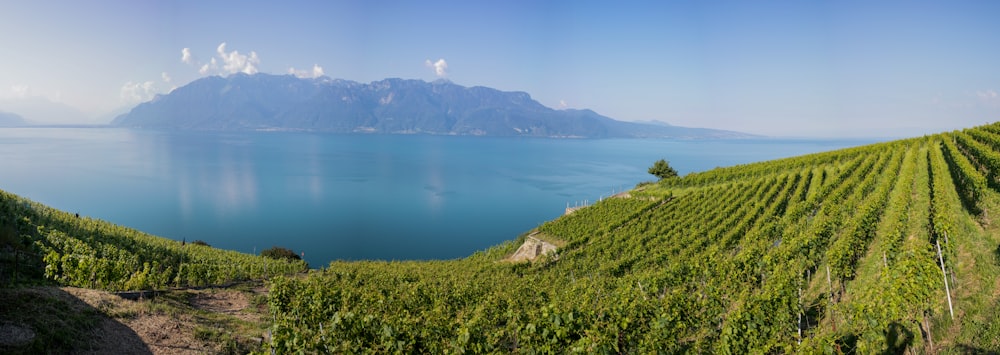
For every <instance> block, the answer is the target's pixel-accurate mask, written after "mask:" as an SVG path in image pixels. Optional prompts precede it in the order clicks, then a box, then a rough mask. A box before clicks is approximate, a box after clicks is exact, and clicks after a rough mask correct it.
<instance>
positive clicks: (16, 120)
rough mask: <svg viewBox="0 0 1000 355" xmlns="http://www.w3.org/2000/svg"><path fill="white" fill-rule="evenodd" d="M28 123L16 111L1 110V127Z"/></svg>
mask: <svg viewBox="0 0 1000 355" xmlns="http://www.w3.org/2000/svg"><path fill="white" fill-rule="evenodd" d="M27 123H28V122H27V121H25V120H24V118H22V117H21V116H19V115H17V114H15V113H10V112H3V111H0V127H17V126H24V125H25V124H27Z"/></svg>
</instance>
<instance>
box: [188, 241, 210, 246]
mask: <svg viewBox="0 0 1000 355" xmlns="http://www.w3.org/2000/svg"><path fill="white" fill-rule="evenodd" d="M191 244H194V245H201V246H204V247H210V246H211V245H209V244H208V243H206V242H205V241H204V240H201V239H196V240H195V241H193V242H191Z"/></svg>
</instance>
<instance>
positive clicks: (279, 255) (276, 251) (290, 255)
mask: <svg viewBox="0 0 1000 355" xmlns="http://www.w3.org/2000/svg"><path fill="white" fill-rule="evenodd" d="M260 256H264V257H268V258H271V259H288V260H302V258H301V257H299V255H298V254H295V252H294V251H292V250H291V249H286V248H282V247H279V246H273V247H271V248H268V249H264V250H262V251H261V252H260Z"/></svg>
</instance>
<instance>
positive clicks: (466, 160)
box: [0, 128, 869, 266]
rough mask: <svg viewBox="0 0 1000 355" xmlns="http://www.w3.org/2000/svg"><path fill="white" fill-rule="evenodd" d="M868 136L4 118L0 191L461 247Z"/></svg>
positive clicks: (201, 223)
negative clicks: (18, 121) (260, 127)
mask: <svg viewBox="0 0 1000 355" xmlns="http://www.w3.org/2000/svg"><path fill="white" fill-rule="evenodd" d="M868 142H869V141H855V140H846V141H830V140H823V141H819V140H816V141H812V140H771V139H763V140H722V141H718V140H716V141H674V140H565V139H521V138H484V137H440V136H389V135H384V136H383V135H329V134H309V133H273V132H266V133H265V132H261V133H177V132H155V131H139V130H126V129H112V128H18V129H9V128H5V129H0V162H2V163H0V189H3V190H6V191H9V192H12V193H16V194H19V195H21V196H24V197H27V198H30V199H32V200H35V201H38V202H41V203H44V204H47V205H50V206H52V207H55V208H59V209H62V210H66V211H69V212H76V213H80V214H81V215H87V216H92V217H95V218H101V219H104V220H108V221H111V222H114V223H117V224H122V225H127V226H130V227H134V228H137V229H140V230H143V231H146V232H149V233H152V234H156V235H160V236H164V237H168V238H173V239H177V240H181V239H187V241H192V240H196V239H201V240H204V241H206V242H208V243H209V244H212V245H213V246H216V247H221V248H227V249H234V250H239V251H244V252H251V253H252V252H259V251H260V250H261V249H263V248H267V247H270V246H272V245H279V246H283V247H287V248H291V249H293V250H295V251H297V252H299V251H304V252H305V257H306V260H307V261H309V262H310V264H311V265H313V266H322V265H325V264H327V263H328V262H329V261H330V260H335V259H350V260H354V259H440V258H457V257H463V256H467V255H469V254H471V253H473V252H474V251H476V250H481V249H484V248H486V247H489V246H491V245H495V244H498V243H500V242H502V241H504V240H509V239H513V238H515V237H517V235H519V234H520V233H522V232H524V231H526V230H528V229H531V228H533V227H535V226H537V225H539V224H540V223H542V222H544V221H546V220H549V219H552V218H555V217H557V216H559V215H560V214H562V212H563V209H564V208H565V207H566V204H567V203H569V204H575V203H577V202H583V201H585V200H589V201H594V200H596V199H598V198H600V197H601V196H607V195H610V194H612V193H614V192H617V191H621V190H622V189H628V188H631V187H633V186H635V184H636V183H638V182H641V181H646V180H652V179H653V177H652V176H651V175H648V174H647V173H646V169H647V168H648V167H649V166H650V165H652V162H653V161H655V160H657V159H660V158H666V159H667V160H669V161H670V162H671V165H673V166H674V167H675V168H677V170H678V171H679V172H680V173H681V174H682V175H683V174H686V173H688V172H692V171H701V170H707V169H711V168H714V167H716V166H729V165H734V164H740V163H747V162H752V161H759V160H766V159H774V158H780V157H788V156H795V155H801V154H805V153H811V152H818V151H826V150H832V149H838V148H842V147H848V146H856V145H860V144H864V143H868Z"/></svg>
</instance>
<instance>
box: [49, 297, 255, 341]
mask: <svg viewBox="0 0 1000 355" xmlns="http://www.w3.org/2000/svg"><path fill="white" fill-rule="evenodd" d="M63 290H64V291H66V292H67V293H69V294H71V295H73V296H76V297H77V298H79V299H80V300H82V301H84V302H86V303H87V304H89V305H91V306H92V307H94V308H96V309H98V310H100V311H101V312H102V313H104V314H106V315H108V316H110V317H112V318H109V319H105V320H104V322H103V323H102V324H101V326H100V327H99V328H100V329H99V331H96V332H95V333H96V334H95V338H94V339H93V346H94V349H93V350H90V351H86V352H82V353H83V354H121V353H130V354H133V353H140V354H141V353H146V354H149V353H152V354H206V353H210V354H211V353H230V352H245V351H239V350H240V349H243V350H246V348H247V347H251V348H255V347H256V345H258V344H260V342H261V341H263V339H264V338H265V336H264V334H262V330H261V324H262V322H261V319H262V317H261V314H260V313H259V312H260V311H261V310H260V309H257V308H256V307H253V306H252V305H251V297H253V295H255V294H260V293H262V292H266V291H265V290H264V289H263V288H260V287H258V288H255V289H253V291H239V290H233V289H205V290H180V291H169V292H170V294H169V295H164V294H161V295H159V296H156V297H155V298H154V299H152V300H150V299H145V300H138V301H130V300H125V299H122V298H120V297H118V296H116V295H114V294H112V293H108V292H104V291H96V290H90V289H81V288H73V287H65V288H63Z"/></svg>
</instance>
